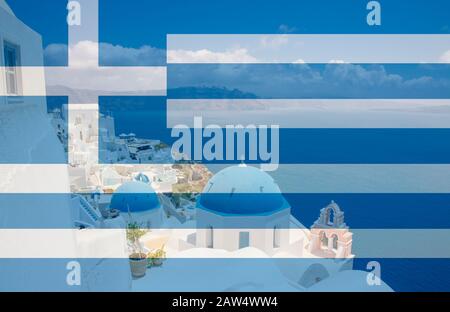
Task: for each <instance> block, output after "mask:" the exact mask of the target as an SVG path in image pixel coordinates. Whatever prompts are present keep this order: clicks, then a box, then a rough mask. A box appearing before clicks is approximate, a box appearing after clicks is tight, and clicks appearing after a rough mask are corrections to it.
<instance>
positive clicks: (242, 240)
mask: <svg viewBox="0 0 450 312" xmlns="http://www.w3.org/2000/svg"><path fill="white" fill-rule="evenodd" d="M249 246H250V233H249V232H239V249H241V248H245V247H249Z"/></svg>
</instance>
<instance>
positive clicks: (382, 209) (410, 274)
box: [113, 111, 450, 291]
mask: <svg viewBox="0 0 450 312" xmlns="http://www.w3.org/2000/svg"><path fill="white" fill-rule="evenodd" d="M113 116H114V118H115V121H116V133H117V134H119V133H122V132H123V133H129V132H134V133H135V134H136V135H137V136H138V137H144V138H157V139H161V140H162V141H165V142H168V143H171V142H172V140H173V138H171V136H170V131H169V130H168V129H166V128H165V122H166V120H165V118H163V119H162V118H161V116H162V115H161V112H159V113H155V112H142V111H141V112H140V111H120V112H114V113H113ZM150 125H151V126H150ZM397 131H398V130H397ZM400 132H401V131H400ZM400 132H394V133H397V134H398V133H400ZM437 133H439V130H435V132H433V131H431V135H429V134H430V133H425V134H423V136H422V138H423V140H417V139H416V138H415V136H414V135H408V134H407V135H406V137H407V138H409V143H408V144H409V145H408V146H409V147H410V148H411V149H412V150H414V149H416V152H417V153H416V154H415V155H411V154H409V155H408V153H406V154H403V156H404V157H413V159H414V157H416V158H415V159H416V160H422V162H425V163H426V160H427V159H432V160H433V159H434V160H435V161H436V162H440V161H441V160H442V159H441V158H440V157H442V156H443V155H446V154H447V149H448V147H445V146H442V145H441V143H439V138H436V137H433V134H437ZM443 133H445V136H447V135H448V134H447V133H446V132H445V131H444V132H443ZM366 134H367V133H366ZM385 134H386V133H381V135H380V134H379V135H378V136H377V135H375V136H373V137H372V138H370V140H372V141H371V144H373V143H374V142H375V141H376V140H378V143H379V145H378V147H377V153H378V154H377V153H375V156H374V155H372V156H371V157H377V156H378V157H380V156H383V155H384V156H389V155H392V151H390V150H389V148H393V149H396V148H398V146H397V147H396V146H395V144H397V143H398V142H395V140H394V141H391V142H389V139H388V140H386V135H385ZM410 134H411V133H410ZM441 134H442V132H441ZM438 136H439V135H438ZM344 137H346V138H347V139H348V133H347V134H345V133H344ZM310 139H311V138H310ZM322 139H323V140H325V141H326V140H329V138H327V134H326V133H323V137H322ZM366 139H367V137H364V135H358V137H357V141H358V142H364V140H366ZM441 139H442V138H441ZM446 141H447V140H446ZM441 142H442V141H441ZM319 143H320V138H319V141H317V140H312V141H311V142H310V144H309V145H307V146H308V148H312V149H313V148H316V151H318V150H317V144H319ZM322 143H324V142H323V141H322ZM328 143H330V144H329V145H328V146H325V147H322V148H323V150H322V152H326V151H332V150H333V148H330V145H331V147H335V148H336V147H338V146H337V145H336V143H333V142H332V140H329V141H328ZM419 143H420V144H422V143H423V144H424V146H425V148H417V144H419ZM430 144H431V145H430ZM433 144H435V145H434V147H433ZM303 146H304V145H303ZM403 146H405V145H403ZM439 146H440V147H439ZM436 147H437V148H438V150H439V149H440V148H441V147H442V150H439V152H440V154H436V153H434V152H433V148H436ZM364 148H365V147H359V146H352V145H351V140H350V143H349V144H348V146H345V147H344V148H342V146H341V149H340V150H341V152H340V153H339V154H337V155H344V157H345V155H349V154H351V153H355V152H356V153H357V154H356V155H357V156H358V157H360V156H361V155H364V152H365V151H364ZM288 150H289V152H290V153H291V154H292V153H297V154H300V153H303V152H304V151H305V150H303V149H299V150H295V144H290V145H289V148H287V149H283V148H281V152H280V153H281V154H282V153H285V152H287V151H288ZM319 150H320V147H319ZM306 153H307V150H306ZM358 153H359V154H358ZM361 153H362V154H361ZM313 156H314V155H313ZM430 157H431V158H430ZM445 157H446V156H445ZM313 159H314V158H311V160H313ZM405 159H406V160H407V159H408V158H404V160H405ZM447 159H450V158H447ZM326 160H327V159H326V158H325V159H324V161H323V162H324V163H326V162H327V161H326ZM381 160H382V161H381V163H383V162H388V161H386V159H384V158H381ZM372 161H373V162H374V163H377V161H376V158H372ZM344 162H345V161H344ZM400 162H401V161H400ZM406 162H408V161H406ZM414 162H415V161H412V163H414ZM419 162H420V161H419ZM431 162H433V161H431ZM447 162H448V161H447ZM388 163H389V162H388ZM225 166H226V165H223V167H225ZM221 167H222V166H211V169H213V170H214V171H217V170H219V169H220V168H221ZM282 170H288V169H283V167H281V168H280V169H279V170H278V171H277V172H276V173H275V175H276V176H277V177H278V178H279V179H280V178H281V179H283V180H282V184H283V185H289V184H292V183H293V184H298V183H302V181H298V180H295V179H294V178H293V177H294V176H295V175H291V174H290V173H289V172H288V171H286V172H282ZM280 171H281V172H280ZM332 178H333V179H335V181H336V184H338V183H344V182H345V180H346V179H348V177H346V176H341V177H338V176H334V177H332ZM289 179H291V180H289ZM343 181H344V182H343ZM385 181H386V188H389V183H393V182H390V181H392V179H390V177H389V176H386V179H385ZM369 182H370V180H369ZM436 183H439V182H438V181H436ZM392 186H393V187H394V185H392ZM368 187H370V186H368ZM430 187H431V188H433V186H430ZM362 188H364V186H362ZM285 196H286V198H287V200H288V201H289V203H290V205H291V207H292V214H293V215H294V216H295V217H296V218H298V219H299V220H300V221H301V222H302V223H303V224H305V225H306V226H310V225H311V224H312V223H313V222H314V221H315V220H316V218H317V217H318V214H319V210H320V208H322V207H324V206H325V205H327V204H328V203H329V202H330V201H331V200H335V201H336V202H337V203H338V204H339V205H341V207H342V209H343V210H344V212H345V216H346V222H347V224H348V225H349V227H350V228H355V229H356V228H363V229H364V228H381V229H394V228H397V229H398V228H400V229H415V228H416V229H417V228H423V229H433V228H441V229H448V228H450V218H445V216H448V207H450V196H449V195H447V194H346V193H343V194H322V193H319V194H295V193H294V194H285ZM443 216H444V217H443ZM442 248H449V247H448V246H442ZM371 260H376V261H379V262H380V263H381V265H382V279H383V280H384V281H385V282H386V283H387V284H388V285H390V286H391V287H392V288H393V289H394V290H396V291H450V278H449V277H450V259H428V258H421V259H402V258H395V259H359V258H356V259H355V261H354V268H355V269H361V270H365V269H366V267H365V266H366V265H367V263H368V261H371Z"/></svg>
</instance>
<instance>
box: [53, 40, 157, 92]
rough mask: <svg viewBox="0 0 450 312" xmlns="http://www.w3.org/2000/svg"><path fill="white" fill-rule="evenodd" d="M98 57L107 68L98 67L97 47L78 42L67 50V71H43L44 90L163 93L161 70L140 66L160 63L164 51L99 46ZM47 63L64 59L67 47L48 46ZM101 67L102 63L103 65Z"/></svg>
mask: <svg viewBox="0 0 450 312" xmlns="http://www.w3.org/2000/svg"><path fill="white" fill-rule="evenodd" d="M100 49H102V56H105V57H106V60H107V62H106V63H107V64H108V65H133V66H102V67H99V66H98V62H99V58H98V44H97V43H95V42H92V41H81V42H79V43H77V44H75V45H72V46H70V48H69V54H70V64H69V65H70V67H46V83H47V85H48V86H65V87H68V88H72V89H81V90H83V89H86V90H99V91H106V92H111V93H112V92H135V91H139V92H143V91H152V92H153V91H156V92H159V93H161V92H163V93H164V92H165V90H166V69H165V67H155V66H143V65H145V64H146V63H147V62H150V61H151V62H153V61H156V60H161V56H162V55H165V53H164V51H161V50H159V49H155V48H151V47H148V46H144V47H141V48H140V49H132V48H124V47H121V46H113V45H111V44H100ZM44 54H45V55H46V57H47V59H48V61H49V62H53V63H55V64H58V65H61V63H58V62H60V61H61V59H62V58H63V57H64V56H65V57H66V58H67V46H65V45H50V46H48V47H47V48H46V49H45V52H44ZM103 63H105V62H103Z"/></svg>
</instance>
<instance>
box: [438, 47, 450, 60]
mask: <svg viewBox="0 0 450 312" xmlns="http://www.w3.org/2000/svg"><path fill="white" fill-rule="evenodd" d="M439 60H440V61H441V62H442V63H450V50H448V51H447V52H445V53H444V54H442V55H441V57H440V58H439Z"/></svg>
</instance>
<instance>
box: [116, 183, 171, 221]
mask: <svg viewBox="0 0 450 312" xmlns="http://www.w3.org/2000/svg"><path fill="white" fill-rule="evenodd" d="M110 208H113V209H117V210H119V211H120V212H121V215H122V216H123V217H124V219H125V221H127V222H137V223H138V224H139V225H140V226H141V227H146V228H152V227H154V228H157V227H159V226H160V225H161V223H162V209H161V202H160V200H159V197H158V195H157V194H156V193H155V191H154V190H153V188H152V187H151V186H150V184H148V183H145V182H142V181H129V182H125V183H124V184H122V185H121V186H120V187H119V188H117V190H116V191H115V192H114V194H113V196H112V199H111V204H110Z"/></svg>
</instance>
